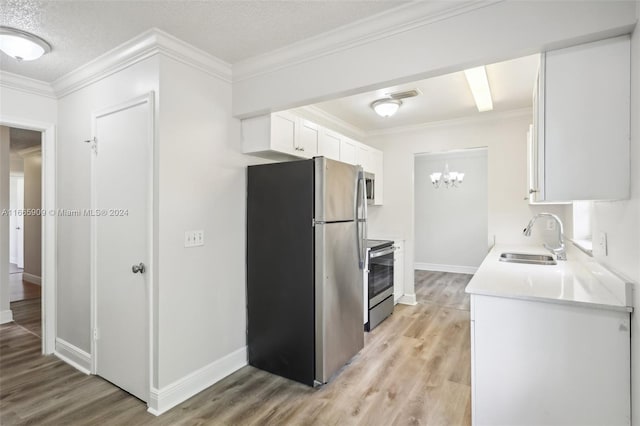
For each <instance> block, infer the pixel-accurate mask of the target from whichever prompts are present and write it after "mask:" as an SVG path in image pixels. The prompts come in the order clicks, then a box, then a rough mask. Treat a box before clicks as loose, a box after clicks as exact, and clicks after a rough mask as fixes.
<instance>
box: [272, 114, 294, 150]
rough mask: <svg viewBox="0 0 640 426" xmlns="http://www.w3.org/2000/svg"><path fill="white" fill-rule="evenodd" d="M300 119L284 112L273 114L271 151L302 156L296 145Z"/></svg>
mask: <svg viewBox="0 0 640 426" xmlns="http://www.w3.org/2000/svg"><path fill="white" fill-rule="evenodd" d="M298 123H299V119H298V117H296V116H295V115H293V114H291V113H289V112H286V111H282V112H277V113H274V114H271V149H272V150H274V151H279V152H283V153H286V154H291V155H300V153H299V152H298V150H297V149H296V148H297V145H296V138H297V134H298Z"/></svg>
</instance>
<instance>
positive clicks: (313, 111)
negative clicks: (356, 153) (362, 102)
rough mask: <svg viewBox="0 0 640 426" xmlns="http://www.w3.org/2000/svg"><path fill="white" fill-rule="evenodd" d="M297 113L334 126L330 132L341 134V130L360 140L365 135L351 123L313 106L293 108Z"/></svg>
mask: <svg viewBox="0 0 640 426" xmlns="http://www.w3.org/2000/svg"><path fill="white" fill-rule="evenodd" d="M295 109H296V110H298V111H303V112H306V113H307V114H309V115H310V116H312V117H315V118H319V119H321V120H323V121H325V122H327V123H330V124H332V125H333V126H335V128H333V129H332V130H334V131H336V132H338V133H343V132H342V131H341V130H347V131H349V132H350V133H352V134H353V135H354V136H355V137H358V138H360V139H363V138H364V137H365V136H366V135H367V133H366V132H365V131H364V130H362V129H361V128H359V127H356V126H354V125H353V124H351V123H348V122H346V121H344V120H343V119H341V118H338V117H336V116H335V115H333V114H331V113H329V112H327V111H325V110H323V109H321V108H318V107H317V106H315V105H307V106H303V107H300V108H295Z"/></svg>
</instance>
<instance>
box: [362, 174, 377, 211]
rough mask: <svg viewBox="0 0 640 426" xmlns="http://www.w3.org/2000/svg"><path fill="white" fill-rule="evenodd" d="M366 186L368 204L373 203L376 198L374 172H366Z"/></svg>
mask: <svg viewBox="0 0 640 426" xmlns="http://www.w3.org/2000/svg"><path fill="white" fill-rule="evenodd" d="M364 182H365V188H366V190H367V204H373V202H374V200H375V190H376V185H375V182H376V176H375V175H374V174H373V173H367V172H365V173H364Z"/></svg>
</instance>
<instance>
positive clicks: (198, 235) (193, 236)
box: [184, 230, 204, 247]
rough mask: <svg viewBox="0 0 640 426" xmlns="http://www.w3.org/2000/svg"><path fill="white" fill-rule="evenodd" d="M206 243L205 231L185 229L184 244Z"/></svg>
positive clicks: (191, 245) (190, 245) (198, 244)
mask: <svg viewBox="0 0 640 426" xmlns="http://www.w3.org/2000/svg"><path fill="white" fill-rule="evenodd" d="M203 245H204V231H202V230H199V231H185V233H184V246H185V247H198V246H203Z"/></svg>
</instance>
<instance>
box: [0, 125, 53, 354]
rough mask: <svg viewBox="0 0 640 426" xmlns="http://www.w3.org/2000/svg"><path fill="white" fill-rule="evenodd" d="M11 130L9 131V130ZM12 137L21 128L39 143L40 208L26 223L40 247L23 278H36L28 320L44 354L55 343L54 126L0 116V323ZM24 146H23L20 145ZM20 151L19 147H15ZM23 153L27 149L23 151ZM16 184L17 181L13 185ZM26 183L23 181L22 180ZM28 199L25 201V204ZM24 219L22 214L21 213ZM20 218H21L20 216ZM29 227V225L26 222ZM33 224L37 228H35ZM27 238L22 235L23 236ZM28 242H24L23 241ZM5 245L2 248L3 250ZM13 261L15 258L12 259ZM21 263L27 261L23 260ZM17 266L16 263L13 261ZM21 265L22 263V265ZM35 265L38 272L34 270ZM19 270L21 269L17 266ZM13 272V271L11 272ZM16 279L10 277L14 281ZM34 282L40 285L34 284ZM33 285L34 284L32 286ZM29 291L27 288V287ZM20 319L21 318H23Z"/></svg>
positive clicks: (5, 298) (8, 313) (4, 305)
mask: <svg viewBox="0 0 640 426" xmlns="http://www.w3.org/2000/svg"><path fill="white" fill-rule="evenodd" d="M12 129H13V130H12ZM12 131H13V133H14V136H15V135H16V134H17V138H16V139H18V140H19V139H20V136H21V134H23V132H25V131H33V132H35V133H34V134H32V136H35V137H38V138H39V142H40V146H39V150H40V154H39V159H38V160H37V162H36V163H37V165H38V167H37V168H38V170H39V172H40V174H41V179H40V181H39V182H40V185H41V186H40V191H41V193H40V198H39V200H40V203H41V204H40V208H41V210H40V211H32V215H31V219H33V221H34V223H35V224H36V225H35V226H34V225H33V224H32V225H31V226H30V228H31V230H32V231H34V232H33V233H32V234H31V235H33V234H34V233H35V234H36V235H38V236H39V241H40V244H41V245H42V246H41V250H40V251H39V253H40V256H41V257H40V260H39V261H38V260H35V261H31V262H30V264H31V265H32V266H34V268H35V269H33V271H35V272H34V273H32V274H31V275H33V276H27V279H29V278H32V281H39V283H37V284H34V283H31V284H33V285H32V286H28V287H30V289H31V290H32V291H36V292H37V291H38V290H39V291H40V296H39V299H38V298H36V297H33V298H31V297H32V296H33V294H32V293H27V296H26V297H27V299H25V300H32V301H31V302H30V303H31V307H32V309H33V311H35V312H38V313H39V314H40V316H41V320H40V321H38V319H37V318H36V319H32V324H33V328H36V327H39V328H40V337H41V343H42V353H43V354H45V355H48V354H52V353H54V351H55V345H56V333H55V330H56V304H55V293H56V263H55V253H56V232H55V230H56V217H55V207H56V204H55V199H56V191H55V187H56V183H55V143H56V138H55V135H56V131H55V125H54V124H52V123H45V122H39V121H33V120H28V119H23V118H20V117H15V116H12V117H7V116H3V115H0V163H1V166H0V186H1V187H2V191H0V193H1V194H2V196H1V197H0V210H2V211H3V212H6V214H4V215H0V241H3V242H4V243H2V244H1V247H2V249H0V324H4V323H7V322H11V321H13V320H14V316H13V312H12V310H11V305H10V304H11V302H10V300H11V292H10V284H9V279H10V276H11V275H13V274H10V273H9V272H10V271H9V266H10V265H9V264H10V262H9V260H10V250H9V249H10V238H11V237H10V234H11V233H10V229H9V226H10V220H9V213H10V212H11V208H10V201H11V200H10V198H11V197H10V188H11V179H10V178H11V173H10V168H11V167H10V166H11V158H10V157H11V149H10V148H11V133H12ZM30 144H33V145H34V152H35V150H36V148H35V145H37V143H36V141H35V140H34V141H33V142H30ZM24 148H27V147H24ZM19 150H20V149H19ZM23 153H24V154H25V155H26V154H29V153H28V152H23ZM14 158H15V156H14ZM16 185H17V184H16ZM23 185H25V186H26V185H27V183H23ZM27 202H28V201H26V200H25V203H27ZM43 212H51V213H52V214H47V215H44V214H43ZM25 218H26V216H25ZM23 219H24V218H23ZM26 226H27V227H29V225H26ZM37 226H39V227H40V230H39V231H38V230H37V229H38V228H37ZM24 238H27V237H25V236H23V239H24ZM27 244H28V243H27ZM5 248H6V250H5ZM16 261H17V259H16ZM24 262H29V261H27V260H26V259H25V260H24ZM15 265H16V267H17V264H15ZM23 266H24V265H23ZM38 267H39V271H38ZM21 269H23V268H21ZM14 272H15V271H14ZM17 273H21V274H22V275H23V276H22V278H23V279H22V280H19V281H22V285H23V286H24V277H25V276H24V273H25V271H24V269H23V270H22V272H20V271H17ZM15 279H17V277H16V278H14V280H15ZM38 284H40V285H39V286H38ZM34 286H35V287H34ZM27 291H29V290H27ZM23 322H24V321H23Z"/></svg>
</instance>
